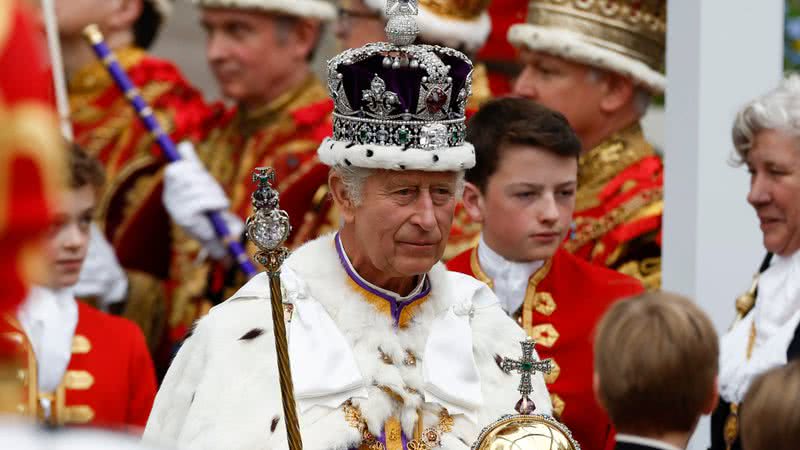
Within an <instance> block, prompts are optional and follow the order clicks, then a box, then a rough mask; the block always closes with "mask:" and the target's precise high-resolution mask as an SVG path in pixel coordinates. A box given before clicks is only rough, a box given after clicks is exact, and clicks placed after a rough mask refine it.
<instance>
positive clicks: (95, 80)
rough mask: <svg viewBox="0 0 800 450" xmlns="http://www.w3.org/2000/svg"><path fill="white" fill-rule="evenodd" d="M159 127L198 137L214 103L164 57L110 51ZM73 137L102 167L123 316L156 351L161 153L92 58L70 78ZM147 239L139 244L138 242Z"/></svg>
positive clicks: (167, 247) (165, 254) (106, 227)
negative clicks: (123, 279) (125, 285)
mask: <svg viewBox="0 0 800 450" xmlns="http://www.w3.org/2000/svg"><path fill="white" fill-rule="evenodd" d="M116 54H117V58H118V59H119V61H120V64H121V65H122V67H123V68H124V69H125V71H126V72H127V73H128V75H129V77H130V78H131V80H132V81H133V83H134V84H135V85H136V86H137V87H138V89H139V90H140V92H141V94H142V97H143V98H144V99H145V101H147V103H148V104H149V105H150V107H151V108H152V109H153V111H154V113H155V117H156V118H157V119H158V121H159V123H160V124H161V126H162V128H163V129H164V130H165V131H167V133H168V134H169V135H170V136H171V137H172V138H173V140H174V141H175V142H176V143H177V142H179V141H182V140H184V139H191V140H199V139H200V138H202V137H203V133H204V130H205V129H206V128H207V124H208V123H209V122H210V121H211V120H212V118H213V117H215V116H216V115H218V114H221V112H222V108H221V106H220V105H216V106H213V107H211V106H207V105H206V103H205V102H204V101H203V98H202V96H201V94H200V92H199V91H198V90H197V89H195V88H194V87H192V86H191V85H189V83H188V82H187V81H186V80H185V79H184V78H183V76H182V75H181V73H180V72H179V71H178V68H177V67H176V66H175V65H174V64H172V63H171V62H169V61H165V60H161V59H157V58H154V57H152V56H150V55H148V54H147V53H146V52H145V51H144V50H141V49H139V48H123V49H120V50H117V51H116ZM69 96H70V108H71V111H72V124H73V130H74V134H75V141H76V142H77V143H78V144H79V145H81V146H82V147H83V148H84V149H85V150H86V151H87V152H88V153H89V154H90V155H93V156H95V157H97V158H98V159H99V160H100V161H101V162H102V163H103V166H104V168H105V170H106V186H105V189H104V193H103V197H102V199H101V200H100V201H99V202H98V205H99V208H98V217H99V224H100V226H101V228H102V229H103V231H104V232H105V234H106V237H107V238H108V240H109V242H111V244H112V245H113V246H114V250H115V251H116V254H117V257H118V258H119V261H120V264H121V265H122V267H123V268H124V269H125V270H126V272H127V275H128V281H129V293H128V298H129V299H132V300H133V301H129V302H128V305H127V308H128V309H127V311H126V316H127V317H129V318H131V319H132V320H134V321H135V322H137V323H138V324H139V326H140V327H141V328H142V330H143V332H144V333H145V336H147V339H148V342H149V343H150V347H151V348H153V349H155V348H156V347H157V346H158V344H159V342H160V340H161V339H162V338H163V336H164V334H163V332H164V328H163V327H164V311H165V309H169V305H168V304H167V300H166V295H167V286H168V285H169V283H168V282H167V281H168V280H170V279H171V278H172V275H171V265H170V261H171V258H172V247H173V245H174V244H173V239H172V237H173V229H172V225H171V221H170V218H169V216H168V214H167V212H166V210H165V209H164V207H163V204H162V200H161V192H162V174H163V170H162V169H163V167H164V164H165V163H166V159H165V158H164V157H163V156H162V155H161V150H160V148H159V147H158V145H157V144H156V143H155V140H154V138H153V136H152V135H151V134H150V133H149V132H148V131H147V130H146V129H145V128H144V126H143V125H142V124H141V122H140V121H139V118H138V117H137V115H136V112H135V111H134V109H133V107H131V106H130V105H129V103H128V100H127V99H126V98H125V96H124V95H123V94H122V93H121V92H120V91H119V89H118V88H117V86H116V85H115V84H114V82H113V80H112V79H111V77H110V76H109V75H108V73H107V72H106V69H105V67H104V66H103V64H102V63H101V62H99V61H98V62H93V63H92V64H89V65H88V66H86V67H84V68H83V69H82V70H80V71H79V72H78V73H76V74H75V75H74V76H73V77H72V78H71V79H70V82H69ZM145 241H146V242H147V245H142V243H143V242H145Z"/></svg>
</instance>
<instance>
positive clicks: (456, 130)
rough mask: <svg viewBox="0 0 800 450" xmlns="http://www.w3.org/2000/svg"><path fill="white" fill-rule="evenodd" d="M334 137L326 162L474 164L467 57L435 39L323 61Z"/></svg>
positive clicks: (324, 152) (372, 47) (416, 166)
mask: <svg viewBox="0 0 800 450" xmlns="http://www.w3.org/2000/svg"><path fill="white" fill-rule="evenodd" d="M328 90H329V92H330V95H331V97H332V98H333V100H334V114H333V116H334V119H333V136H332V137H331V138H329V139H327V140H326V141H325V142H324V143H323V145H321V146H320V149H319V152H318V153H319V156H320V159H321V160H322V161H323V162H325V163H326V164H329V165H355V166H358V167H369V168H383V169H392V170H432V171H443V170H447V171H453V170H463V169H466V168H470V167H472V166H474V163H475V156H474V148H473V147H472V146H471V145H470V144H469V143H467V142H466V141H465V138H466V124H465V113H466V104H467V99H468V98H469V96H470V94H471V91H472V63H471V61H470V60H469V58H467V57H466V56H465V55H464V54H463V53H461V52H459V51H457V50H453V49H451V48H447V47H440V46H433V45H407V46H398V45H395V44H391V43H385V42H380V43H372V44H367V45H365V46H363V47H360V48H356V49H348V50H345V51H344V52H342V53H341V54H339V55H337V56H336V57H334V58H333V59H331V60H330V61H328Z"/></svg>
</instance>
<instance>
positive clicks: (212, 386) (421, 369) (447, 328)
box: [144, 2, 551, 450]
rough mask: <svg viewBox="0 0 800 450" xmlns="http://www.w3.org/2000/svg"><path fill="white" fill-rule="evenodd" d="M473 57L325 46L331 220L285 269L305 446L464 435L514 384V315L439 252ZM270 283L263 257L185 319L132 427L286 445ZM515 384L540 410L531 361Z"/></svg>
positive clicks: (241, 449) (543, 399)
mask: <svg viewBox="0 0 800 450" xmlns="http://www.w3.org/2000/svg"><path fill="white" fill-rule="evenodd" d="M413 3H414V2H400V3H394V4H395V5H398V8H409V7H410V6H409V5H411V6H415V5H414V4H413ZM410 22H411V24H413V21H410ZM400 25H403V24H402V23H401V24H400ZM398 34H400V35H399V36H395V37H399V38H402V39H406V38H408V37H409V34H413V33H398ZM411 37H412V38H413V35H412V36H411ZM411 41H413V39H411ZM471 73H472V64H471V63H470V61H469V59H467V58H466V57H465V56H464V55H463V54H461V53H460V52H457V51H455V50H452V49H449V48H444V47H432V46H404V45H402V44H400V45H398V46H393V45H390V44H387V43H376V44H368V45H366V46H364V47H361V48H358V49H351V50H347V51H345V52H344V53H342V54H340V55H338V56H336V57H335V58H333V59H332V60H330V61H329V62H328V88H329V90H330V93H331V96H332V97H333V99H334V104H335V112H334V115H333V116H334V123H333V137H332V138H326V139H325V140H324V141H323V142H322V144H321V145H320V147H319V149H318V155H319V159H320V160H321V161H322V162H324V163H325V164H328V165H329V166H331V167H332V169H331V172H330V175H329V178H328V184H329V186H330V191H331V194H332V196H333V199H334V201H335V202H336V206H337V208H338V209H339V211H340V212H341V215H342V219H343V225H342V227H341V229H340V230H339V231H338V232H337V233H336V234H334V235H327V236H322V237H320V238H318V239H316V240H314V241H311V242H308V243H306V244H305V245H303V246H301V247H300V248H298V249H296V250H295V251H294V253H293V254H292V255H291V256H290V257H289V258H288V259H287V260H286V262H285V263H284V265H283V268H282V270H281V283H282V286H283V288H284V289H285V295H284V297H283V300H284V305H285V307H284V317H285V319H286V322H287V324H286V328H287V334H288V338H289V339H288V340H289V360H290V363H291V368H292V369H291V370H292V378H293V381H294V394H295V398H296V399H297V408H298V415H299V425H300V433H301V434H302V438H303V445H304V448H306V449H320V450H322V449H348V448H367V447H368V448H383V449H403V450H407V449H415V448H416V449H419V448H429V449H431V448H436V447H441V448H442V449H460V450H466V449H468V448H469V446H470V444H471V443H472V441H473V440H475V438H476V437H477V435H478V431H479V430H480V429H481V428H482V427H484V426H486V425H488V424H489V423H491V422H493V421H494V420H495V419H497V418H498V417H499V416H501V415H503V414H509V413H513V411H514V405H515V403H516V402H517V401H518V400H520V395H519V394H518V393H517V391H516V389H517V387H518V386H520V383H519V381H518V379H517V378H516V376H513V375H511V374H510V373H508V369H509V366H508V363H507V362H505V360H503V358H505V357H510V358H514V359H517V358H518V357H519V356H520V354H521V353H522V349H521V346H520V342H521V341H524V340H525V333H524V331H523V330H522V329H521V328H519V327H518V326H517V325H516V323H514V321H513V320H512V319H511V318H509V317H508V316H507V315H506V314H505V312H504V311H503V310H502V309H501V308H500V306H499V303H498V300H497V298H496V297H495V296H494V294H493V293H492V291H491V290H490V289H489V288H488V287H487V286H486V285H485V284H483V283H481V282H479V281H477V280H475V279H473V278H471V277H468V276H466V275H462V274H457V273H453V272H448V271H447V269H446V268H445V267H444V265H442V264H441V263H440V262H439V260H440V259H441V257H442V254H443V252H444V249H445V245H446V243H447V236H448V233H449V230H450V225H451V223H452V220H453V211H454V209H455V204H456V199H457V198H458V195H459V191H460V185H461V184H462V179H463V175H464V169H467V168H470V167H472V166H474V164H475V150H474V148H473V146H472V145H471V144H469V143H468V142H465V134H466V133H465V125H464V113H465V108H466V101H467V98H468V96H469V92H470V83H471V79H470V74H471ZM269 293H270V290H269V287H268V279H267V276H265V275H264V274H260V275H258V276H256V277H254V278H253V279H252V280H250V281H249V282H248V283H247V284H245V285H244V286H243V287H242V288H241V289H240V290H239V291H238V292H237V293H236V294H234V296H233V297H232V298H230V299H229V300H227V301H226V302H224V303H222V304H220V305H218V306H216V307H215V308H213V309H212V310H211V312H210V313H209V314H208V315H207V316H206V317H205V318H203V319H202V320H200V321H199V322H198V324H197V325H196V327H195V329H194V332H193V334H192V335H191V336H190V337H188V338H187V339H186V342H185V343H184V345H183V347H182V348H181V350H180V351H179V352H178V355H177V356H176V358H175V360H174V362H173V364H172V366H171V367H170V369H169V372H168V373H167V375H166V377H165V379H164V382H163V384H162V386H161V390H160V391H159V393H158V396H157V397H156V401H155V404H154V406H153V411H152V413H151V415H150V418H149V420H148V423H147V428H146V430H145V435H144V438H145V439H147V440H148V441H150V442H158V443H162V444H164V445H172V446H177V447H179V448H192V449H226V450H253V449H259V450H267V449H273V448H285V447H286V433H285V422H286V420H285V419H284V417H283V414H282V406H281V405H282V403H281V394H280V389H279V385H278V369H277V367H276V360H275V351H274V343H273V332H272V324H271V321H270V317H271V311H270V299H269ZM531 353H533V352H527V351H526V352H525V355H526V356H531ZM533 356H534V357H535V354H534V355H533ZM525 361H527V362H523V363H520V364H523V366H520V367H522V368H523V370H527V372H528V373H529V372H530V370H531V369H532V368H533V367H534V366H533V364H532V362H531V361H530V360H529V359H526V360H525ZM525 367H527V369H525ZM504 368H505V370H504ZM522 386H525V387H527V388H530V387H532V390H533V395H531V397H532V399H529V400H532V401H533V403H534V404H535V407H536V412H538V413H543V414H550V413H551V406H550V399H549V395H548V393H547V388H546V386H545V384H544V379H543V377H542V376H541V374H535V375H534V376H533V379H532V380H529V379H527V378H526V379H525V383H523V384H522ZM523 390H525V389H523ZM526 398H527V397H526ZM521 404H522V405H530V403H528V402H521Z"/></svg>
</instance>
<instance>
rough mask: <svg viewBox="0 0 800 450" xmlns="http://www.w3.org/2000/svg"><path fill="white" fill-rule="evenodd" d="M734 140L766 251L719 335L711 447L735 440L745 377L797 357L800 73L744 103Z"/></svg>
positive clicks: (748, 379) (732, 443)
mask: <svg viewBox="0 0 800 450" xmlns="http://www.w3.org/2000/svg"><path fill="white" fill-rule="evenodd" d="M733 143H734V146H735V148H736V154H737V159H738V161H739V162H740V163H741V164H743V165H746V166H747V169H748V171H749V172H750V192H749V193H748V195H747V201H748V203H750V205H752V206H753V209H755V212H756V214H757V216H758V219H759V222H760V224H761V232H762V233H763V236H764V237H763V239H764V247H766V249H767V251H769V252H770V255H771V256H770V255H768V257H767V259H766V260H765V263H764V264H763V265H762V270H761V274H760V275H759V276H758V279H757V281H756V282H755V283H754V284H753V287H752V288H751V291H750V292H749V293H747V294H745V295H743V296H742V297H740V298H739V300H737V305H736V307H737V310H738V314H739V316H738V317H739V319H738V320H737V322H736V323H734V325H733V327H731V329H730V331H729V332H728V333H727V334H726V335H724V336H723V337H722V342H721V347H720V379H719V388H720V397H721V401H720V406H719V407H718V408H717V410H716V411H715V413H714V415H713V416H712V428H711V432H712V446H711V448H712V450H722V449H729V450H730V449H740V448H741V444H740V442H739V426H738V413H739V408H740V405H739V404H740V402H741V401H742V399H743V398H744V395H745V393H746V392H747V390H748V388H749V387H750V384H751V382H752V381H753V380H754V379H755V378H756V377H757V376H758V375H760V374H761V373H763V372H765V371H767V370H769V369H771V368H773V367H776V366H780V365H783V364H786V362H787V361H788V360H790V359H793V358H798V357H800V328H798V324H799V323H800V76H798V75H797V74H793V75H790V76H788V77H787V78H786V79H784V80H783V81H782V82H781V83H780V85H779V86H778V87H777V88H776V89H774V90H772V91H771V92H769V93H767V94H766V95H764V96H762V97H760V98H757V99H755V100H753V101H752V102H750V103H749V104H747V105H746V106H745V107H744V108H743V109H742V110H741V111H740V112H739V114H738V115H737V117H736V120H735V122H734V125H733ZM756 294H757V296H758V300H757V301H756Z"/></svg>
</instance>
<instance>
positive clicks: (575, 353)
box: [448, 98, 643, 450]
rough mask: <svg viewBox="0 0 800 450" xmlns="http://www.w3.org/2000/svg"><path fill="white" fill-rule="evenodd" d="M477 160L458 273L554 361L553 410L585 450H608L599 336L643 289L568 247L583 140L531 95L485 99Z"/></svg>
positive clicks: (476, 127) (469, 178)
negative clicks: (473, 237)
mask: <svg viewBox="0 0 800 450" xmlns="http://www.w3.org/2000/svg"><path fill="white" fill-rule="evenodd" d="M467 140H468V141H469V142H471V143H472V144H473V145H474V146H475V158H476V165H475V167H474V168H472V169H470V170H467V173H466V177H465V178H466V183H465V188H464V197H463V203H464V207H465V208H466V210H467V211H468V213H469V214H470V217H471V218H472V220H474V221H476V222H478V223H480V224H481V225H482V227H483V229H482V232H481V238H480V241H479V243H478V245H477V246H476V247H475V248H472V249H470V250H467V251H466V252H464V253H461V254H460V255H458V256H456V257H455V258H453V259H452V260H451V261H450V262H449V263H448V268H449V269H450V270H455V271H458V272H463V273H466V274H470V275H472V276H474V277H475V278H477V279H479V280H482V281H484V282H486V283H487V284H488V285H489V286H490V287H491V288H492V289H493V290H494V291H495V294H497V297H498V298H499V299H500V302H501V305H502V307H503V308H504V309H505V311H506V312H507V313H508V314H509V315H511V316H512V317H514V318H515V319H516V320H517V322H518V323H519V324H520V325H521V326H522V327H523V328H524V329H525V331H526V332H527V333H528V335H529V336H531V337H532V338H534V339H535V340H536V342H537V344H538V346H537V349H538V351H539V354H540V355H541V357H542V358H551V359H552V360H553V367H554V370H553V371H552V372H551V373H550V374H549V375H547V376H546V377H545V381H546V382H547V383H548V389H549V390H550V393H551V399H552V402H553V412H554V414H555V415H556V417H557V418H559V419H560V420H562V421H563V422H564V423H565V424H566V425H567V426H568V427H569V428H570V429H571V430H572V432H573V434H574V435H575V438H576V439H577V440H578V441H579V442H580V444H581V447H582V448H583V449H585V450H601V449H603V448H604V447H605V446H606V444H607V443H608V442H610V437H611V434H612V433H611V423H610V421H609V419H608V416H607V415H606V414H605V413H604V412H603V410H602V409H601V408H600V406H599V405H598V404H597V402H596V401H595V399H594V396H593V394H592V342H591V333H592V330H593V328H594V326H595V324H596V323H597V321H598V320H599V318H600V316H601V315H602V314H603V312H604V311H605V310H606V308H608V306H609V305H610V304H611V303H613V302H614V301H616V300H618V299H620V298H623V297H628V296H631V295H635V294H638V293H640V292H642V290H643V288H642V286H641V284H640V283H639V282H638V281H637V280H635V279H633V278H631V277H628V276H626V275H622V274H619V273H617V272H614V271H612V270H609V269H606V268H603V267H600V266H595V265H591V264H589V263H587V262H585V261H582V260H580V259H579V258H577V257H575V256H573V255H571V254H570V253H568V252H566V251H564V250H563V249H561V244H562V242H563V241H564V238H565V237H566V235H567V233H568V231H569V230H570V223H571V221H572V211H573V209H574V207H575V191H576V189H577V178H578V155H579V154H580V149H581V144H580V141H579V140H578V138H577V136H576V135H575V133H574V131H573V130H572V129H571V128H570V126H569V124H568V123H567V121H566V119H565V118H564V116H562V115H561V114H560V113H557V112H554V111H551V110H549V109H547V108H545V107H543V106H541V105H538V104H536V103H533V102H531V101H529V100H524V99H517V98H503V99H499V100H493V101H491V102H489V103H487V104H486V105H484V106H483V107H482V108H481V109H480V110H479V111H478V112H477V113H476V114H475V115H474V116H473V117H472V119H470V122H469V123H468V125H467Z"/></svg>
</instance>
